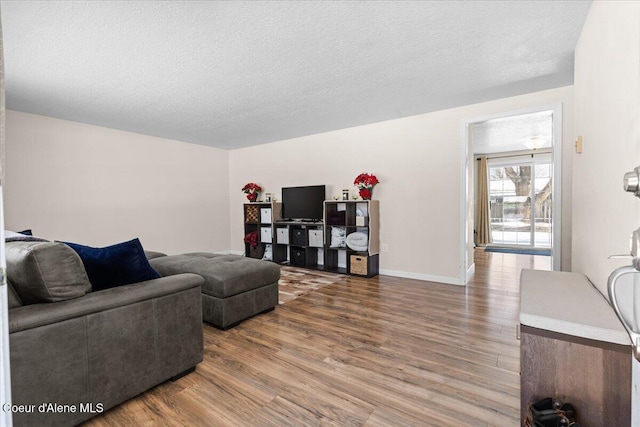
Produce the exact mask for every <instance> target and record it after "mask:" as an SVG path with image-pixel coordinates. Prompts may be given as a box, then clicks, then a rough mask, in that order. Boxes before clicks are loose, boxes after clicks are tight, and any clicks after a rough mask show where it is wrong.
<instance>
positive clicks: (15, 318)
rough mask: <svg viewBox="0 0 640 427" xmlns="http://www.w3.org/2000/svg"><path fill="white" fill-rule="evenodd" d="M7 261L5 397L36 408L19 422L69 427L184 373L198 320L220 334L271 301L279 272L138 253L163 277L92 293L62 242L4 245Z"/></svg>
mask: <svg viewBox="0 0 640 427" xmlns="http://www.w3.org/2000/svg"><path fill="white" fill-rule="evenodd" d="M37 240H41V239H37ZM6 255H7V277H8V279H9V341H10V356H11V376H12V394H13V396H12V399H13V403H14V404H17V405H27V406H26V407H27V408H33V409H32V410H31V411H29V412H24V413H15V414H14V425H16V426H35V425H38V426H72V425H76V424H78V423H80V422H82V421H84V420H87V419H89V418H91V417H93V416H95V415H97V414H98V413H101V412H103V411H106V410H108V409H109V408H112V407H114V406H116V405H118V404H119V403H122V402H124V401H125V400H127V399H129V398H131V397H133V396H136V395H137V394H140V393H142V392H144V391H146V390H148V389H150V388H151V387H153V386H155V385H157V384H160V383H162V382H164V381H166V380H168V379H172V378H175V377H178V376H181V375H183V374H185V373H189V372H191V371H192V370H194V369H195V366H196V365H197V364H198V363H199V362H201V361H202V357H203V325H202V321H203V319H204V320H205V321H206V322H209V323H211V324H213V325H214V326H216V327H218V328H221V329H227V328H229V327H232V326H235V325H236V324H238V323H239V322H240V321H242V320H244V319H247V318H249V317H251V316H254V315H256V314H259V313H262V312H265V311H270V310H273V308H274V307H275V306H276V305H277V304H278V279H279V278H280V267H279V266H278V265H276V264H273V263H270V262H265V261H260V260H255V259H251V258H245V257H241V256H235V255H216V254H210V253H201V252H200V253H191V254H184V255H174V256H167V255H165V254H162V253H159V252H145V254H144V255H143V258H144V256H146V258H147V259H149V261H150V264H151V265H152V266H153V268H154V269H156V271H157V272H158V273H160V275H161V276H163V277H161V278H159V279H153V280H148V281H144V282H140V283H134V284H129V285H124V286H119V287H114V288H110V289H105V290H101V291H92V286H91V283H90V282H89V278H88V276H87V273H86V271H85V268H84V266H83V262H82V260H81V259H80V257H79V256H78V254H77V253H76V252H75V251H74V250H73V249H71V248H70V247H69V246H67V245H65V244H63V243H58V242H47V241H13V242H7V245H6ZM193 273H196V274H193ZM47 403H52V404H60V405H68V406H67V407H68V408H72V407H73V408H75V411H73V412H72V411H67V410H65V411H62V412H51V411H49V409H50V408H49V407H45V408H44V409H45V410H44V411H41V410H40V405H42V404H47Z"/></svg>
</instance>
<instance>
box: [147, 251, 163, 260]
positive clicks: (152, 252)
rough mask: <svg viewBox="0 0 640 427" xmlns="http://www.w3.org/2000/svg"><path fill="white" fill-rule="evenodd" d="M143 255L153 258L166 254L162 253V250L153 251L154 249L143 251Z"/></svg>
mask: <svg viewBox="0 0 640 427" xmlns="http://www.w3.org/2000/svg"><path fill="white" fill-rule="evenodd" d="M144 255H145V256H146V257H147V259H154V258H160V257H163V256H167V254H165V253H162V252H155V251H144Z"/></svg>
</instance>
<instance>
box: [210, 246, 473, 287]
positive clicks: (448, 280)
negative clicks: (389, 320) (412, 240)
mask: <svg viewBox="0 0 640 427" xmlns="http://www.w3.org/2000/svg"><path fill="white" fill-rule="evenodd" d="M214 253H215V254H220V255H244V251H237V250H233V249H225V250H223V251H216V252H214ZM475 268H476V265H475V264H472V265H471V267H469V271H467V278H468V277H469V276H470V275H472V274H473V273H474V271H475ZM380 274H384V275H385V276H393V277H403V278H406V279H416V280H424V281H425V282H436V283H445V284H447V285H458V286H464V285H463V284H462V283H460V279H457V278H455V277H446V276H434V275H431V274H421V273H413V272H410V271H397V270H385V269H380Z"/></svg>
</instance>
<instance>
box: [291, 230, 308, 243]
mask: <svg viewBox="0 0 640 427" xmlns="http://www.w3.org/2000/svg"><path fill="white" fill-rule="evenodd" d="M304 235H305V232H304V229H302V228H294V229H292V230H291V244H292V245H296V246H306V243H305V238H304Z"/></svg>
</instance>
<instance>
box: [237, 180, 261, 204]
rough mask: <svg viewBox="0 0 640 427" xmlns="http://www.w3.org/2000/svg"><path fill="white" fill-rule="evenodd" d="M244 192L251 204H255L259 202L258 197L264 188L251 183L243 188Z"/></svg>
mask: <svg viewBox="0 0 640 427" xmlns="http://www.w3.org/2000/svg"><path fill="white" fill-rule="evenodd" d="M242 191H243V192H244V193H245V194H246V195H247V199H249V201H250V202H255V201H256V200H258V195H259V194H260V193H261V192H262V187H260V186H259V185H258V184H256V183H255V182H250V183H248V184H245V185H244V187H242Z"/></svg>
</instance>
